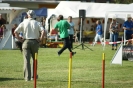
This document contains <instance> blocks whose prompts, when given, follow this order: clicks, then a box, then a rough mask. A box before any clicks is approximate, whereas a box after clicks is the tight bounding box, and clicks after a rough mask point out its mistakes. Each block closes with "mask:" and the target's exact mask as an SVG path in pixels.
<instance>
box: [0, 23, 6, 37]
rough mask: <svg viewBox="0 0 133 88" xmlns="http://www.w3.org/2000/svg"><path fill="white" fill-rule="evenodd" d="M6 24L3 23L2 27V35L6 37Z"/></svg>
mask: <svg viewBox="0 0 133 88" xmlns="http://www.w3.org/2000/svg"><path fill="white" fill-rule="evenodd" d="M6 31H7V30H6V26H5V25H4V24H3V25H1V27H0V35H1V37H4V36H5V33H6Z"/></svg>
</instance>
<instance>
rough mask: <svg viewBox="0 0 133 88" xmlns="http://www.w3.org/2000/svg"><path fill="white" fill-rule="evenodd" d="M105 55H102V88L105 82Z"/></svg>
mask: <svg viewBox="0 0 133 88" xmlns="http://www.w3.org/2000/svg"><path fill="white" fill-rule="evenodd" d="M104 79H105V54H104V53H103V54H102V88H104V82H105V80H104Z"/></svg>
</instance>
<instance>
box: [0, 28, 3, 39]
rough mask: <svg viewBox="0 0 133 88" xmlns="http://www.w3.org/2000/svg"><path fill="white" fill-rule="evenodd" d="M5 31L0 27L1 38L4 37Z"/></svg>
mask: <svg viewBox="0 0 133 88" xmlns="http://www.w3.org/2000/svg"><path fill="white" fill-rule="evenodd" d="M3 31H4V30H3V28H1V27H0V38H2V37H3Z"/></svg>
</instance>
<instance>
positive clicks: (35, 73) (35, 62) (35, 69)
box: [34, 53, 37, 88]
mask: <svg viewBox="0 0 133 88" xmlns="http://www.w3.org/2000/svg"><path fill="white" fill-rule="evenodd" d="M36 75H37V53H35V59H34V88H36Z"/></svg>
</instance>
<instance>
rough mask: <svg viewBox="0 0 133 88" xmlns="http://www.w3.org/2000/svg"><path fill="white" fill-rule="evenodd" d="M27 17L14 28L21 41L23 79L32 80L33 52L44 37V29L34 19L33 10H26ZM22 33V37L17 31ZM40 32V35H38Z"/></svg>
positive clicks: (36, 51) (35, 51) (36, 50)
mask: <svg viewBox="0 0 133 88" xmlns="http://www.w3.org/2000/svg"><path fill="white" fill-rule="evenodd" d="M27 15H28V19H25V20H24V21H23V22H22V23H20V24H19V26H18V27H17V28H16V29H15V32H14V33H15V36H16V38H17V39H18V40H19V41H20V42H22V43H23V44H22V49H23V57H24V79H25V80H26V81H30V80H33V77H34V59H35V53H38V49H39V42H40V41H41V40H42V39H43V38H44V35H45V31H44V29H43V27H42V26H41V25H40V24H39V22H38V21H36V20H34V18H35V12H34V11H33V10H29V11H28V12H27ZM20 32H22V33H23V38H24V39H21V38H20V37H19V33H20ZM40 34H41V36H40ZM30 57H32V60H33V63H32V68H31V66H30Z"/></svg>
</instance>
